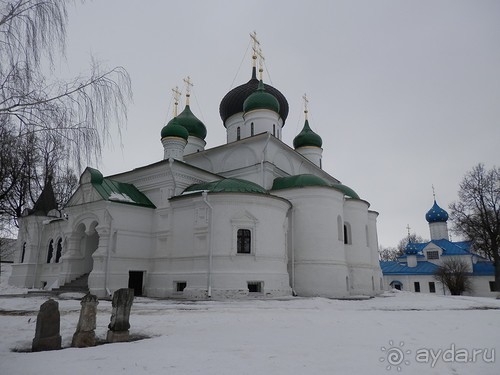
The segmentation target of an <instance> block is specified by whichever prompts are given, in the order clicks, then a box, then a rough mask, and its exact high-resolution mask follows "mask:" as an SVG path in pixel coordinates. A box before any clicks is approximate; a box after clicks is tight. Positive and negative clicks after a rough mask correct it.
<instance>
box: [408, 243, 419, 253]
mask: <svg viewBox="0 0 500 375" xmlns="http://www.w3.org/2000/svg"><path fill="white" fill-rule="evenodd" d="M419 251H420V248H419V246H418V245H417V244H416V243H413V242H408V245H406V248H405V254H407V255H416V254H417V253H418V252H419Z"/></svg>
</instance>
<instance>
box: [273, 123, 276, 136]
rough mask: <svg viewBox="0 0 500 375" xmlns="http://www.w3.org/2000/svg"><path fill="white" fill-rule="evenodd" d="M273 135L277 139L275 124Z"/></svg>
mask: <svg viewBox="0 0 500 375" xmlns="http://www.w3.org/2000/svg"><path fill="white" fill-rule="evenodd" d="M273 135H274V136H275V137H276V125H275V124H273Z"/></svg>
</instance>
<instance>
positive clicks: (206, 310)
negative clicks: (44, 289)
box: [0, 264, 500, 375]
mask: <svg viewBox="0 0 500 375" xmlns="http://www.w3.org/2000/svg"><path fill="white" fill-rule="evenodd" d="M9 268H10V267H9V266H6V265H5V264H3V265H2V279H1V284H0V374H1V375H15V374H22V375H30V374H36V375H45V374H47V375H54V374H69V375H80V374H82V375H83V374H85V375H88V374H96V375H97V374H107V375H115V374H134V375H140V374H148V375H151V374H217V375H219V374H231V375H234V374H252V375H253V374H286V375H290V374H390V373H402V374H419V375H422V374H467V375H469V374H492V375H493V374H495V375H498V374H500V358H497V357H500V300H495V299H487V298H475V297H451V296H435V295H426V294H414V293H406V292H398V293H386V294H385V295H386V296H387V297H378V298H374V299H370V300H363V301H340V300H330V299H324V298H290V299H285V300H265V301H264V300H244V301H205V302H188V301H185V302H184V301H172V300H154V299H148V298H136V299H135V301H134V305H133V307H132V313H131V317H130V323H131V329H130V332H131V334H132V335H144V336H148V337H150V338H148V339H144V340H140V341H135V342H130V343H119V344H106V345H101V346H97V347H93V348H86V349H74V348H69V345H70V342H71V337H72V335H73V333H74V331H75V328H76V324H77V322H78V317H79V310H80V303H79V301H78V300H75V299H58V302H59V309H60V311H61V335H62V337H63V347H65V348H66V349H63V350H58V351H52V352H41V353H26V352H22V351H23V350H29V349H30V347H31V340H32V339H33V337H34V333H35V325H36V315H37V311H38V309H39V306H40V305H41V304H42V303H43V302H44V301H46V299H47V297H42V296H38V297H23V296H16V295H13V294H12V293H16V292H17V293H19V292H25V290H19V289H14V288H11V287H9V286H7V285H6V278H7V276H8V274H9ZM110 314H111V304H110V302H108V301H100V303H99V305H98V317H97V330H96V334H97V336H98V337H99V338H102V339H104V338H105V336H106V331H107V325H108V323H109V318H110ZM13 349H15V350H18V351H13ZM474 350H475V353H476V354H474ZM474 355H475V358H474ZM465 361H467V363H465ZM398 367H399V368H400V372H399V370H398Z"/></svg>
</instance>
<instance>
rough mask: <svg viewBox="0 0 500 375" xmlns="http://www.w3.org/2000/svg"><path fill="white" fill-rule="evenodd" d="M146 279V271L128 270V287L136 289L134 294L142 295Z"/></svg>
mask: <svg viewBox="0 0 500 375" xmlns="http://www.w3.org/2000/svg"><path fill="white" fill-rule="evenodd" d="M143 280H144V271H129V272H128V287H129V288H130V289H134V296H142V283H143Z"/></svg>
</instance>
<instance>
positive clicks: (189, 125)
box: [177, 104, 207, 140]
mask: <svg viewBox="0 0 500 375" xmlns="http://www.w3.org/2000/svg"><path fill="white" fill-rule="evenodd" d="M177 120H178V121H179V124H180V125H182V126H183V127H185V128H186V130H187V131H188V133H189V135H191V136H193V137H197V138H200V139H203V140H204V139H205V137H206V136H207V128H206V127H205V125H204V124H203V122H201V121H200V120H199V119H198V117H196V116H195V115H194V114H193V112H191V109H190V108H189V104H188V105H186V108H184V110H183V111H182V112H181V113H179V115H178V116H177Z"/></svg>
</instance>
